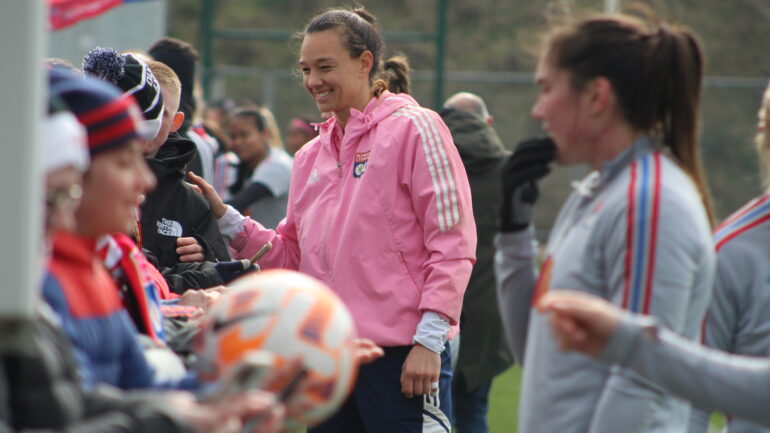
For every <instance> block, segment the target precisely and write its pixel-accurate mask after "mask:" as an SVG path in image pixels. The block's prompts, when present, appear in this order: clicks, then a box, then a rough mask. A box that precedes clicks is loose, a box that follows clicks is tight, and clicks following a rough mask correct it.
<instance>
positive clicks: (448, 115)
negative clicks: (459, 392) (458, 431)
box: [441, 110, 513, 390]
mask: <svg viewBox="0 0 770 433" xmlns="http://www.w3.org/2000/svg"><path fill="white" fill-rule="evenodd" d="M441 116H442V118H443V119H444V122H445V123H446V125H447V126H448V127H449V130H450V131H451V132H452V138H453V139H454V142H455V146H457V150H458V151H459V153H460V158H462V161H463V165H465V171H466V173H467V174H468V181H469V182H470V185H471V197H472V201H473V216H474V218H475V219H476V235H477V238H478V244H477V246H476V264H475V265H474V267H473V273H472V274H471V279H470V281H469V282H468V288H467V290H466V291H465V297H464V298H463V309H462V314H461V316H460V353H459V356H458V361H457V372H458V373H462V374H463V375H464V376H465V383H466V384H467V386H468V389H469V390H472V389H474V388H476V387H478V386H479V385H481V384H482V383H484V382H486V381H487V380H490V379H492V378H493V377H495V376H496V375H497V374H499V373H500V372H502V371H503V370H505V369H506V368H508V367H509V366H510V365H511V364H512V363H513V355H511V352H510V350H509V349H508V346H507V344H506V341H505V334H504V332H503V328H502V323H501V321H500V312H499V310H498V303H497V294H496V291H495V275H494V269H493V267H492V265H493V258H494V243H493V238H494V235H495V233H497V227H498V224H497V218H498V215H499V214H500V212H499V206H500V197H501V192H500V170H501V168H502V165H503V162H504V160H505V158H506V156H507V155H508V152H507V151H506V150H505V148H504V147H503V145H502V143H501V142H500V138H499V137H498V136H497V133H496V132H495V130H494V129H492V127H491V126H489V125H487V123H486V122H484V121H483V120H482V119H481V117H479V116H477V115H476V114H473V113H470V112H467V111H461V110H445V111H443V112H442V113H441Z"/></svg>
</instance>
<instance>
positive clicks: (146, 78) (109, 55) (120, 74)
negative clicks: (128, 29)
mask: <svg viewBox="0 0 770 433" xmlns="http://www.w3.org/2000/svg"><path fill="white" fill-rule="evenodd" d="M83 70H84V71H85V72H86V73H87V74H89V75H93V76H96V77H98V78H101V79H103V80H105V81H108V82H110V83H113V84H115V85H116V86H118V87H119V88H120V89H121V90H123V92H125V93H127V94H129V95H133V97H134V98H135V99H136V102H137V103H138V104H139V108H140V109H141V110H142V113H143V114H144V118H145V119H146V121H147V122H146V123H147V124H148V128H149V129H153V130H154V131H155V133H154V134H153V136H154V135H157V133H158V131H160V125H161V122H162V121H163V95H162V93H161V91H160V85H159V84H158V80H157V79H156V78H155V75H153V73H152V71H151V70H150V67H149V66H147V64H146V63H144V62H143V61H141V60H140V59H138V58H137V57H136V56H134V55H133V54H128V53H126V54H119V53H118V52H117V51H115V50H113V49H112V48H99V47H97V48H94V49H93V50H91V51H89V52H88V54H86V56H85V58H84V59H83Z"/></svg>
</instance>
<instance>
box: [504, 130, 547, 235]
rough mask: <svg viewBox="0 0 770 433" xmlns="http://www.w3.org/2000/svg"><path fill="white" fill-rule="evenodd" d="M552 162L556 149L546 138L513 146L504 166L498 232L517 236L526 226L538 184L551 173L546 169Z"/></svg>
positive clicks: (532, 139)
mask: <svg viewBox="0 0 770 433" xmlns="http://www.w3.org/2000/svg"><path fill="white" fill-rule="evenodd" d="M554 158H556V145H555V144H554V142H553V140H551V139H550V138H549V137H544V138H531V139H529V140H524V141H522V142H521V143H519V144H518V145H516V150H515V151H514V152H513V155H511V156H510V157H508V160H507V161H506V162H505V165H504V166H503V172H502V181H503V202H502V207H501V209H500V214H501V215H500V231H501V232H504V233H506V232H507V233H510V232H517V231H520V230H524V229H525V228H527V226H529V223H530V222H531V220H532V206H533V205H534V204H535V201H536V200H537V196H538V190H537V182H538V181H539V180H540V179H542V178H543V177H545V175H547V174H548V173H549V172H550V171H551V169H550V168H549V167H548V165H549V164H550V163H551V162H552V161H553V160H554Z"/></svg>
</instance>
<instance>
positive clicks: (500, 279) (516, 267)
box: [495, 226, 537, 365]
mask: <svg viewBox="0 0 770 433" xmlns="http://www.w3.org/2000/svg"><path fill="white" fill-rule="evenodd" d="M495 247H496V249H497V251H496V252H495V278H496V279H497V297H498V302H499V306H500V318H501V319H502V321H503V327H504V328H505V333H506V337H507V339H508V346H509V347H510V348H511V350H512V351H513V355H514V357H515V358H516V360H517V361H518V362H519V364H520V365H523V364H524V349H525V348H526V345H527V327H528V325H529V313H530V308H531V306H532V294H533V292H534V288H535V279H536V275H535V254H536V251H537V241H536V240H535V237H534V233H533V229H532V227H531V226H530V228H529V229H527V230H523V231H521V232H516V233H499V234H498V235H497V236H496V237H495Z"/></svg>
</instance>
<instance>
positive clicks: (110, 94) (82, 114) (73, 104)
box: [48, 67, 144, 156]
mask: <svg viewBox="0 0 770 433" xmlns="http://www.w3.org/2000/svg"><path fill="white" fill-rule="evenodd" d="M48 80H49V86H50V98H51V99H52V100H59V101H61V102H62V103H63V104H64V105H65V108H66V109H68V110H69V111H71V112H72V113H73V114H74V115H75V117H77V119H78V121H79V122H80V123H82V124H83V126H85V127H86V131H87V133H88V151H89V153H90V154H91V156H93V155H95V154H97V153H99V152H102V151H104V150H108V149H113V148H116V147H119V146H121V145H124V144H127V143H128V141H129V140H130V139H132V138H141V136H140V132H141V129H142V125H143V122H144V119H143V118H142V112H141V111H140V110H139V107H138V106H137V104H136V101H135V99H134V97H133V96H131V95H128V94H123V93H122V92H121V91H120V90H119V89H118V88H117V87H115V86H113V85H111V84H108V83H106V82H103V81H101V80H97V79H94V78H83V77H80V76H78V75H75V74H73V73H71V72H69V71H66V70H64V69H62V68H57V67H54V68H51V69H49V73H48Z"/></svg>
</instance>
